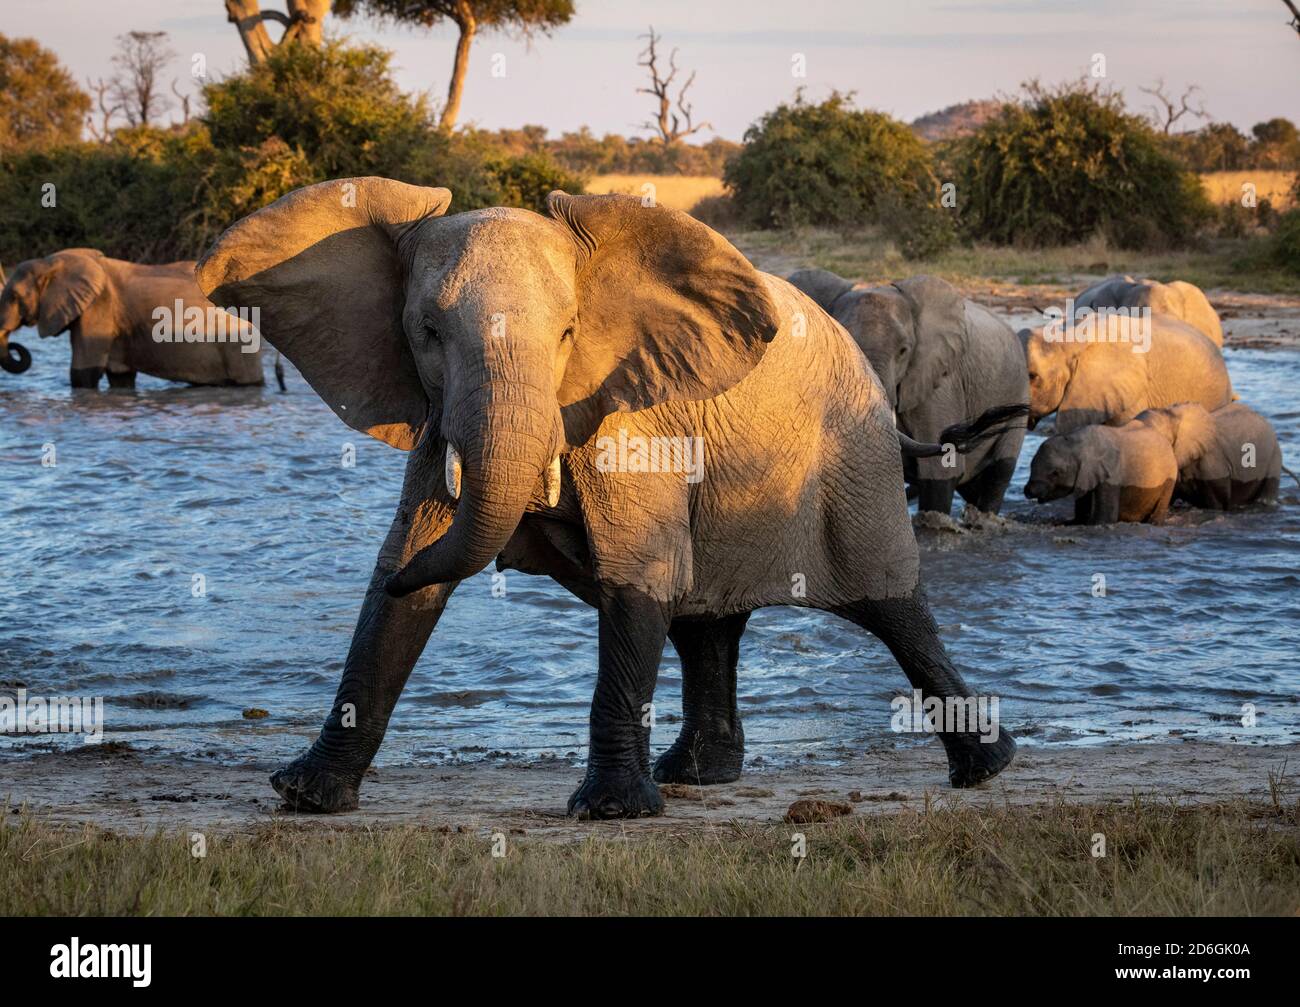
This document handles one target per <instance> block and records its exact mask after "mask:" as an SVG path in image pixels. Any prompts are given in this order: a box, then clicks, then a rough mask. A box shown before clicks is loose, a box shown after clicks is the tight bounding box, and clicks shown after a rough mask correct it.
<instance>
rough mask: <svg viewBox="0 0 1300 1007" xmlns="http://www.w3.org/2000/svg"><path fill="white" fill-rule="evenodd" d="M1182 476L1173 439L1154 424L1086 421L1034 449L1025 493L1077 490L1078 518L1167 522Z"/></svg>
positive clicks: (1048, 496) (1044, 496)
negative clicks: (1122, 424)
mask: <svg viewBox="0 0 1300 1007" xmlns="http://www.w3.org/2000/svg"><path fill="white" fill-rule="evenodd" d="M1177 481H1178V462H1177V461H1176V459H1175V457H1174V450H1173V448H1172V447H1171V446H1170V444H1169V441H1168V440H1167V439H1166V438H1165V437H1164V436H1163V435H1162V434H1161V433H1160V431H1158V430H1156V429H1155V428H1153V427H1152V426H1151V425H1149V424H1147V423H1144V422H1142V421H1141V420H1134V421H1133V422H1131V423H1126V424H1125V425H1124V426H1122V427H1107V426H1099V425H1094V426H1087V427H1083V428H1082V429H1079V430H1075V431H1073V432H1072V433H1068V434H1057V435H1055V436H1053V437H1049V438H1047V440H1045V441H1044V442H1043V444H1042V446H1041V447H1040V448H1039V449H1038V453H1037V454H1035V455H1034V460H1033V463H1032V465H1031V466H1030V471H1029V482H1028V483H1026V484H1025V496H1027V497H1029V498H1030V499H1031V500H1037V501H1038V502H1039V503H1047V502H1048V501H1051V500H1060V499H1061V498H1063V497H1067V496H1073V497H1074V498H1075V504H1074V523H1075V524H1114V523H1115V522H1116V521H1132V522H1144V521H1145V522H1148V523H1150V524H1163V523H1164V520H1165V515H1166V514H1167V513H1168V512H1169V501H1170V499H1171V497H1172V496H1173V492H1174V485H1175V484H1176V483H1177Z"/></svg>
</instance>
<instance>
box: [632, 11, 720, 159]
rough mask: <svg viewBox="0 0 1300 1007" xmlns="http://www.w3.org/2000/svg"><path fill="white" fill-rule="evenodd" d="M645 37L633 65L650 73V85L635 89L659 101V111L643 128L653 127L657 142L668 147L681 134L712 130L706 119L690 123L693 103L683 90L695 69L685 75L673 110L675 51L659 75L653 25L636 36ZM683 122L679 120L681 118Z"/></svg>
mask: <svg viewBox="0 0 1300 1007" xmlns="http://www.w3.org/2000/svg"><path fill="white" fill-rule="evenodd" d="M639 37H640V38H643V39H646V47H645V48H644V49H643V50H642V51H641V56H640V57H639V59H638V60H637V64H636V65H637V66H643V67H645V68H646V69H647V70H648V71H649V72H650V86H649V87H639V88H637V93H638V94H649V95H653V96H654V98H655V100H656V101H657V102H658V104H659V113H658V115H657V116H656V117H655V121H654V122H644V123H642V124H641V127H642V128H643V129H653V130H655V131H656V132H658V134H659V141H660V142H661V143H662V144H663V145H664V146H665V147H671V146H673V144H675V143H677V142H678V141H680V140H681V139H683V138H684V137H687V136H690V135H691V134H692V133H698V132H699V131H700V130H702V129H712V128H713V127H712V126H710V125H709V123H707V122H702V123H700V124H699V125H698V126H696V125H693V124H692V122H691V110H692V108H693V107H694V106H692V105H688V104H687V103H686V92H687V91H689V90H690V87H691V85H692V84H694V83H695V71H694V70H692V71H691V75H690V76H689V77H687V78H686V83H685V84H683V85H682V89H681V90H680V91H678V92H677V111H676V112H674V111H673V100H672V95H671V88H672V83H673V80H674V79H676V77H677V71H678V67H677V50H676V49H674V50H673V51H672V52H671V53H669V54H668V76H666V77H661V76H660V75H659V67H658V65H657V60H658V58H659V54H658V53H657V52H656V51H655V46H656V45H658V44H659V42H660V41H662V39H661V38H660V36H658V35H656V34H655V30H654V25H651V26H650V31H649V33H648V34H645V35H641V36H639ZM683 117H684V118H685V120H686V121H685V122H684V123H683V122H682V118H683Z"/></svg>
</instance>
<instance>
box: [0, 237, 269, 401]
mask: <svg viewBox="0 0 1300 1007" xmlns="http://www.w3.org/2000/svg"><path fill="white" fill-rule="evenodd" d="M2 278H3V273H0V279H2ZM22 325H35V326H36V331H37V332H38V333H40V335H41V336H42V338H48V337H50V336H57V335H59V334H60V333H63V332H70V333H71V336H72V369H71V374H70V378H71V384H72V387H73V388H98V387H99V381H100V379H101V378H102V377H103V376H104V375H105V374H106V373H107V375H108V383H109V386H110V387H113V388H133V387H134V386H135V376H136V373H137V372H138V371H143V372H144V373H145V374H151V375H153V376H154V377H158V378H163V379H165V380H168V381H185V382H188V383H189V384H192V385H260V384H262V383H263V377H262V354H261V347H260V335H259V334H258V332H257V330H256V328H255V327H254V326H253V325H252V324H251V323H250V321H248V320H246V319H241V318H238V317H236V316H234V315H231V314H227V313H226V312H225V311H223V310H221V309H220V308H218V307H217V306H216V305H214V304H213V303H212V302H211V301H209V300H208V299H207V298H206V297H204V296H203V292H202V291H201V290H199V286H198V283H197V282H196V281H195V279H194V263H193V262H169V263H167V264H165V265H161V266H146V265H139V264H137V263H134V262H124V261H122V260H121V259H110V258H108V257H107V256H106V255H103V254H102V253H100V252H97V251H95V250H94V249H90V248H69V249H66V250H64V251H62V252H55V253H54V254H52V255H47V256H46V257H45V258H43V259H28V260H26V261H25V262H20V263H18V265H17V266H15V267H14V270H13V274H12V275H11V276H10V277H9V278H8V280H7V282H5V284H4V291H3V293H0V351H4V352H5V356H3V357H0V367H4V369H5V370H7V371H10V372H11V373H21V372H22V371H25V370H26V369H27V367H28V366H29V365H30V363H31V355H30V354H29V353H28V352H27V350H26V348H25V347H22V346H21V345H19V344H18V343H10V342H9V334H10V333H11V332H13V331H14V330H15V329H17V328H18V327H19V326H22ZM276 376H277V377H278V378H281V387H283V378H282V377H281V371H280V370H279V367H278V362H277V371H276Z"/></svg>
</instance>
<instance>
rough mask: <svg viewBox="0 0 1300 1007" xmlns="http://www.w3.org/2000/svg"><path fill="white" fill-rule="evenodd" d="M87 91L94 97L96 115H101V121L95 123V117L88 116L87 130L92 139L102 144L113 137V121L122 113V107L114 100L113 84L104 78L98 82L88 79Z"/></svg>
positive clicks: (92, 115)
mask: <svg viewBox="0 0 1300 1007" xmlns="http://www.w3.org/2000/svg"><path fill="white" fill-rule="evenodd" d="M86 89H87V90H88V91H90V93H91V94H92V95H93V96H94V102H95V110H94V111H95V113H97V114H98V115H99V121H98V122H96V121H95V115H94V114H91V115H88V116H86V130H87V131H88V132H89V133H90V135H91V136H92V137H94V138H95V139H96V140H98V141H99V142H100V143H103V142H104V141H106V140H107V139H108V138H109V137H110V136H112V135H113V119H114V118H115V117H116V116H117V115H118V113H120V112H121V111H122V106H121V105H119V104H117V102H116V101H114V100H113V94H112V91H113V82H112V81H109V80H104V79H103V78H102V77H100V78H98V79H97V80H91V79H90V78H89V77H87V78H86Z"/></svg>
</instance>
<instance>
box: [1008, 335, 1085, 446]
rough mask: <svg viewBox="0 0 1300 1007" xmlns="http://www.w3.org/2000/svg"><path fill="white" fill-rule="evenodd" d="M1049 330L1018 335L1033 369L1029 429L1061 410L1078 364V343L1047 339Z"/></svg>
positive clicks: (1026, 360) (1030, 385)
mask: <svg viewBox="0 0 1300 1007" xmlns="http://www.w3.org/2000/svg"><path fill="white" fill-rule="evenodd" d="M1048 330H1049V327H1048V326H1044V327H1043V328H1039V329H1021V330H1020V332H1019V333H1018V335H1019V336H1020V343H1021V345H1022V346H1023V347H1024V350H1025V364H1026V366H1027V367H1028V369H1029V429H1030V430H1033V429H1034V427H1036V426H1037V425H1038V421H1039V420H1041V419H1043V417H1045V416H1050V415H1051V414H1052V413H1054V412H1056V410H1057V409H1058V408H1059V407H1060V405H1061V402H1062V400H1063V399H1064V398H1065V390H1066V388H1067V387H1069V384H1070V379H1071V378H1072V377H1073V376H1074V369H1075V366H1076V364H1077V362H1078V353H1077V348H1078V346H1079V344H1078V343H1073V342H1065V341H1062V340H1049V339H1048V338H1047V335H1046V334H1047V332H1048Z"/></svg>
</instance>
